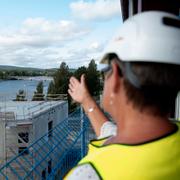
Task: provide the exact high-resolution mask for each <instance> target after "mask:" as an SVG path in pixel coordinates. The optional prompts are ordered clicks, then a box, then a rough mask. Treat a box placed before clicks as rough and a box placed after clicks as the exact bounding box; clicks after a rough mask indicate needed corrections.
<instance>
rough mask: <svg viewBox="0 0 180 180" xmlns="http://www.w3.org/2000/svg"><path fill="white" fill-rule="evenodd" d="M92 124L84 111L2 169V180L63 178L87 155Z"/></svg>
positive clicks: (0, 177) (66, 120)
mask: <svg viewBox="0 0 180 180" xmlns="http://www.w3.org/2000/svg"><path fill="white" fill-rule="evenodd" d="M89 130H91V128H90V124H89V121H88V119H87V117H86V116H85V115H84V114H83V112H82V110H81V109H78V110H76V111H75V112H74V113H72V114H71V115H69V117H68V118H67V119H65V120H63V121H62V122H61V123H59V124H58V125H57V126H56V127H55V128H53V129H52V130H51V131H49V132H48V133H47V134H45V135H44V136H43V137H41V138H40V139H38V140H37V141H36V142H34V143H33V144H32V145H30V146H29V147H27V148H26V149H24V150H23V151H22V152H20V153H19V155H18V156H16V157H14V158H13V159H12V160H10V161H9V162H7V163H6V164H5V165H4V166H2V167H1V168H0V179H2V180H3V179H6V180H8V179H20V180H21V179H56V178H57V179H62V178H63V176H64V175H65V174H66V173H67V172H68V171H69V169H71V168H72V167H73V166H74V165H76V164H77V162H78V161H79V160H80V159H81V158H82V157H83V156H84V155H85V154H86V152H87V144H88V143H89Z"/></svg>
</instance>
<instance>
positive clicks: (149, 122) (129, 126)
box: [111, 106, 175, 144]
mask: <svg viewBox="0 0 180 180" xmlns="http://www.w3.org/2000/svg"><path fill="white" fill-rule="evenodd" d="M122 112H123V113H122ZM118 114H119V115H117V117H116V120H117V121H116V123H117V129H118V132H117V136H116V137H114V138H113V139H111V141H113V142H119V143H125V144H138V143H142V142H147V141H150V140H153V139H157V138H159V137H162V136H164V135H166V134H168V133H170V132H172V131H173V130H174V129H175V126H174V124H172V123H171V122H170V121H169V120H168V118H166V117H160V116H155V115H153V114H151V113H149V112H148V111H143V112H139V111H138V110H136V109H134V108H133V107H132V106H127V107H125V106H124V108H123V109H122V110H121V112H120V111H119V113H118ZM113 142H112V143H113Z"/></svg>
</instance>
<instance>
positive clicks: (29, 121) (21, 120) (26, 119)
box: [0, 101, 68, 174]
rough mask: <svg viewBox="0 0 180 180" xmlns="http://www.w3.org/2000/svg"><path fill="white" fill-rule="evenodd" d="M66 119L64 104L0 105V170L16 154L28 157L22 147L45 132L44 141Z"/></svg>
mask: <svg viewBox="0 0 180 180" xmlns="http://www.w3.org/2000/svg"><path fill="white" fill-rule="evenodd" d="M66 117H68V103H67V101H7V102H0V167H1V165H3V164H6V163H7V162H8V161H9V160H10V159H12V157H15V156H17V155H18V154H21V155H22V156H26V157H28V153H29V152H28V150H26V148H27V147H28V146H29V145H30V144H32V142H35V141H36V140H37V139H39V138H40V137H42V136H43V135H44V134H47V133H48V136H47V141H48V138H49V139H50V138H51V136H52V133H51V130H52V129H53V127H55V126H57V124H59V123H60V122H61V121H62V120H64V119H65V118H66ZM31 160H32V161H33V159H31ZM13 168H15V167H13ZM17 171H18V170H17ZM19 171H20V170H19ZM6 174H8V172H6Z"/></svg>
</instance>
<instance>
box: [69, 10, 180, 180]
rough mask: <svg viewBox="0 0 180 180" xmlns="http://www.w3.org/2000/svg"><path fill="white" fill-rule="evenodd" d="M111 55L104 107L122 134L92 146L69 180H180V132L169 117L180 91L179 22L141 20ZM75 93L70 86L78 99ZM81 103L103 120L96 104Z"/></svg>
mask: <svg viewBox="0 0 180 180" xmlns="http://www.w3.org/2000/svg"><path fill="white" fill-rule="evenodd" d="M106 53H107V54H106V55H105V56H104V58H103V59H102V61H101V62H102V63H106V64H107V68H105V69H104V73H105V83H104V90H103V100H102V101H103V102H102V103H103V108H104V110H105V111H107V112H108V113H109V114H110V115H111V116H112V118H113V119H114V121H115V122H116V124H117V134H116V135H115V136H112V137H109V138H106V139H103V140H98V141H94V142H92V143H91V144H90V146H89V152H88V154H87V156H86V157H85V158H83V159H82V160H81V161H80V163H79V164H78V166H77V167H75V168H74V169H73V170H71V172H70V173H69V174H68V176H67V179H126V180H127V179H128V180H130V179H131V180H132V179H133V180H134V179H137V180H139V179H141V180H142V179H145V180H148V179H151V180H154V179H158V180H159V179H163V180H164V179H168V180H169V179H173V180H174V179H179V177H180V148H179V147H180V127H179V123H175V122H171V121H170V120H169V114H170V112H171V108H172V107H173V103H174V102H175V98H176V96H177V93H178V91H179V90H180V79H179V77H180V20H179V19H178V18H177V17H176V16H174V15H171V14H169V13H163V12H146V13H141V14H139V15H136V16H134V17H132V18H130V19H128V20H127V21H125V23H124V24H123V26H122V27H121V29H120V31H119V32H118V34H117V35H116V36H115V37H114V38H113V40H112V41H111V43H110V44H109V45H108V47H107V49H106ZM81 83H83V82H81ZM75 91H76V83H74V84H73V83H70V89H69V94H70V95H71V96H72V97H73V98H74V97H75V96H76V95H77V92H75ZM79 93H81V92H79ZM81 103H82V105H83V107H84V110H85V112H87V113H88V114H89V116H90V117H93V118H94V117H95V116H97V117H100V116H99V113H100V112H99V108H98V107H96V106H95V105H94V104H93V101H91V98H89V97H88V98H83V100H82V102H81ZM100 119H101V118H100ZM96 121H98V118H97V120H96Z"/></svg>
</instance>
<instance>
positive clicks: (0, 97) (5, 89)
mask: <svg viewBox="0 0 180 180" xmlns="http://www.w3.org/2000/svg"><path fill="white" fill-rule="evenodd" d="M51 80H52V78H49V77H47V78H46V77H31V78H25V79H24V80H7V81H0V101H7V100H13V99H15V98H16V94H17V93H18V91H19V90H20V89H23V90H24V91H25V92H26V98H27V99H28V100H31V99H32V97H33V93H34V91H35V90H36V86H37V84H38V83H39V82H40V81H43V85H44V93H45V94H46V93H47V89H48V86H49V83H50V81H51Z"/></svg>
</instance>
